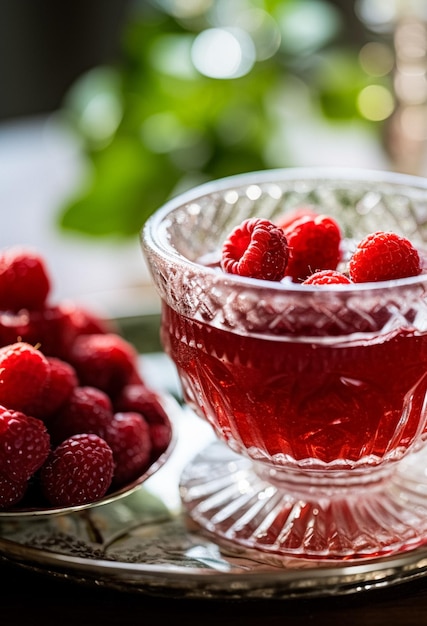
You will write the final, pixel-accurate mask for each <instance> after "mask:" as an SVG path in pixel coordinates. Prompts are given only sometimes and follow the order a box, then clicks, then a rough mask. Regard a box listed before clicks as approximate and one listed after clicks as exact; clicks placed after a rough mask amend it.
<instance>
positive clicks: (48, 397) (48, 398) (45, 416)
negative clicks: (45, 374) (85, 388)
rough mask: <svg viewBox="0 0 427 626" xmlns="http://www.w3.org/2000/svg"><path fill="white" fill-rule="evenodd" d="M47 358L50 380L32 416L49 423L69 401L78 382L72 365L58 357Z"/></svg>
mask: <svg viewBox="0 0 427 626" xmlns="http://www.w3.org/2000/svg"><path fill="white" fill-rule="evenodd" d="M46 358H47V361H48V363H49V380H48V383H47V385H45V387H44V388H43V389H42V392H41V394H40V397H39V399H38V402H37V404H36V405H35V406H34V407H33V413H32V414H33V415H34V417H38V418H39V419H42V420H43V421H44V422H45V423H48V422H49V418H51V416H52V415H53V414H54V413H56V412H57V411H59V410H60V409H61V408H62V407H63V406H64V405H65V404H66V402H67V401H68V400H69V398H70V397H71V394H72V393H73V391H74V389H75V388H76V387H77V385H78V380H77V374H76V372H75V369H74V368H73V366H72V365H70V364H69V363H67V362H66V361H63V360H62V359H58V358H56V357H46Z"/></svg>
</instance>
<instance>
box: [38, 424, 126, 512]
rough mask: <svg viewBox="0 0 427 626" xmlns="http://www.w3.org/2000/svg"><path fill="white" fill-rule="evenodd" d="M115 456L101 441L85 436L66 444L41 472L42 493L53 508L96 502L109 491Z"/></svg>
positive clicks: (84, 434)
mask: <svg viewBox="0 0 427 626" xmlns="http://www.w3.org/2000/svg"><path fill="white" fill-rule="evenodd" d="M113 472H114V460H113V453H112V451H111V448H110V446H109V445H108V444H107V443H106V442H105V441H104V440H103V439H101V437H98V436H97V435H93V434H86V433H82V434H79V435H74V436H73V437H70V438H68V439H66V440H65V441H63V442H62V443H61V444H60V445H59V446H58V447H57V448H55V450H53V451H52V452H51V454H50V456H49V458H48V460H47V461H46V463H45V464H44V465H43V467H42V468H41V470H40V483H41V489H42V491H43V493H44V495H45V497H46V498H47V499H48V501H49V502H50V504H52V505H53V506H77V505H79V504H86V503H88V502H94V501H96V500H99V499H100V498H102V497H103V496H104V495H105V494H106V492H107V491H108V489H109V487H110V485H111V481H112V477H113Z"/></svg>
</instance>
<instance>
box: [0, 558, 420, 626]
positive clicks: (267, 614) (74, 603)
mask: <svg viewBox="0 0 427 626" xmlns="http://www.w3.org/2000/svg"><path fill="white" fill-rule="evenodd" d="M0 581H1V583H0V589H1V591H0V598H1V612H0V623H1V624H2V626H9V624H11V625H12V624H13V625H16V624H25V625H27V624H28V625H30V624H31V625H38V624H43V625H45V626H49V625H50V624H52V625H53V624H55V626H66V625H68V624H73V625H74V626H75V625H86V624H88V625H96V624H103V625H105V626H108V625H110V624H132V625H134V626H139V625H144V626H148V625H149V624H156V625H163V624H173V623H175V622H178V621H179V623H180V624H185V625H186V626H193V625H196V624H197V626H210V625H211V624H212V625H213V624H215V626H218V625H220V626H223V625H225V624H230V625H231V624H233V625H235V624H238V625H239V626H240V625H242V626H245V625H255V624H256V625H257V626H270V625H276V624H277V625H279V624H280V625H281V626H283V625H284V624H286V625H291V626H293V625H295V626H296V625H298V626H299V625H304V626H305V625H309V624H316V626H323V625H325V626H326V625H328V626H334V625H337V626H338V625H340V624H343V625H345V626H351V625H353V624H354V625H357V626H393V625H394V624H396V625H402V626H412V625H413V626H421V625H423V624H427V579H425V580H423V579H420V580H417V581H415V582H411V583H404V584H402V585H397V586H393V587H391V588H389V589H384V590H373V591H363V592H360V593H354V594H351V595H349V596H346V597H344V596H337V597H327V598H320V599H319V598H317V599H308V600H307V599H298V600H285V601H271V600H265V601H241V600H239V601H217V600H215V601H214V600H180V599H179V598H164V597H153V596H147V595H145V594H140V593H126V592H123V591H114V590H113V591H112V590H110V589H102V588H97V587H92V586H86V585H83V584H77V583H75V582H73V581H71V580H67V579H62V578H56V577H51V576H48V575H46V574H44V573H35V572H32V571H28V570H27V569H24V568H21V567H20V566H16V565H14V564H10V563H4V562H0Z"/></svg>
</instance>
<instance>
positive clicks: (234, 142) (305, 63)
mask: <svg viewBox="0 0 427 626" xmlns="http://www.w3.org/2000/svg"><path fill="white" fill-rule="evenodd" d="M219 5H221V6H222V10H219V9H218V6H219ZM173 6H174V3H173V2H172V3H171V2H162V1H161V0H146V2H143V3H136V4H135V7H134V9H133V10H132V11H131V12H130V15H129V21H128V24H127V26H126V28H125V30H124V32H123V40H122V59H121V62H120V64H117V65H116V66H115V67H110V68H97V69H96V70H92V71H91V72H90V73H88V74H86V75H85V76H83V77H81V78H80V79H79V80H78V81H76V84H75V85H74V86H73V87H72V89H71V90H70V93H69V95H68V98H67V99H66V100H65V102H64V108H63V115H64V119H66V120H68V122H69V123H71V124H72V125H73V127H74V129H75V132H76V133H77V134H78V136H79V137H80V138H81V141H82V145H83V152H84V156H85V158H86V161H87V163H88V176H87V178H86V181H85V183H84V184H82V186H81V188H79V189H76V190H75V194H74V196H73V197H71V198H69V199H68V200H67V202H66V203H65V205H64V206H62V207H60V208H59V214H58V223H59V224H60V226H61V228H63V229H67V230H71V231H74V232H78V233H85V234H87V235H90V236H121V237H132V236H134V235H135V234H136V233H137V232H138V231H139V230H140V228H141V227H142V225H143V224H144V222H145V220H146V219H147V218H148V217H149V215H151V214H152V213H153V211H155V210H156V209H157V208H159V207H160V206H161V205H162V204H163V203H164V202H165V201H166V200H167V199H169V198H170V197H171V196H173V195H174V194H175V193H177V192H178V191H182V190H183V189H185V188H186V187H188V186H191V185H193V184H196V183H197V182H201V181H203V180H208V179H213V178H218V177H222V176H228V175H232V174H236V173H240V172H244V171H251V170H260V169H265V168H269V167H276V166H277V167H279V166H286V165H291V164H292V163H291V161H290V160H289V155H288V152H287V147H286V145H283V146H281V145H280V141H278V140H277V138H278V136H280V132H281V125H283V124H286V123H287V122H286V120H287V119H288V118H289V116H288V117H287V116H286V115H283V114H281V113H280V111H284V110H286V107H293V106H295V102H297V105H296V106H298V101H297V100H292V99H290V102H287V101H286V93H287V88H288V87H287V86H288V85H290V86H291V85H293V84H294V83H295V81H298V84H300V85H302V86H304V90H303V89H301V90H300V91H301V94H305V96H304V97H306V99H307V101H310V103H316V104H315V106H314V107H312V110H316V107H317V110H319V111H321V112H323V115H325V116H326V117H329V118H330V119H336V120H340V121H342V120H351V119H354V118H355V117H358V118H359V119H360V120H361V119H362V118H361V116H360V113H359V111H358V109H357V106H356V101H357V95H358V92H359V91H360V89H361V88H362V87H363V86H364V85H365V84H366V81H367V77H366V75H365V74H364V72H363V70H362V69H361V67H360V65H359V62H358V56H357V53H358V51H357V50H355V49H352V48H350V47H349V46H348V45H347V42H345V41H342V40H340V38H339V37H340V27H341V23H342V20H341V19H340V16H339V15H338V13H337V9H336V7H333V6H332V5H331V4H330V3H328V2H327V0H323V1H322V2H320V1H319V2H313V0H298V1H296V0H264V1H263V2H261V1H260V0H242V1H241V2H239V3H219V2H216V1H213V2H212V3H206V7H207V9H206V10H205V11H199V12H197V11H195V12H194V14H193V15H191V14H190V8H191V6H193V5H190V6H186V13H185V16H184V15H183V14H182V15H178V12H177V13H175V14H173V13H172V9H171V8H170V7H173ZM176 6H177V7H178V5H176ZM179 6H181V5H179ZM165 7H167V8H165ZM168 7H169V8H168ZM194 7H196V3H194ZM314 8H315V15H316V16H317V17H316V19H314V21H313V19H312V18H313V10H314ZM181 9H182V7H181ZM217 9H218V10H217ZM225 9H226V10H225ZM298 16H299V17H298ZM301 16H306V17H305V18H304V19H305V23H304V24H301ZM260 17H263V19H260ZM309 17H310V19H309ZM296 23H298V24H299V29H300V30H299V31H298V33H297V32H294V31H295V27H294V26H293V24H296ZM316 23H317V24H318V26H319V28H320V26H321V32H320V30H319V28H317V29H316V28H314V29H313V24H314V25H316ZM212 28H217V29H226V32H228V33H234V32H240V31H239V29H240V30H241V29H245V28H246V31H245V32H246V36H250V37H252V38H253V42H258V43H257V44H255V43H254V45H253V46H252V48H253V50H255V52H256V51H257V47H256V45H258V46H259V49H260V50H261V53H260V54H261V57H262V58H259V59H254V60H253V65H252V67H251V69H250V70H248V71H247V72H246V73H244V75H242V76H239V77H238V78H211V77H209V76H206V75H203V74H201V73H200V72H199V71H197V69H196V65H195V63H194V59H193V57H192V54H193V53H194V48H193V45H194V42H195V41H196V39H197V37H198V35H199V34H200V33H203V32H204V31H205V30H206V29H212ZM236 29H237V30H236ZM257 29H258V30H257ZM262 29H264V30H262ZM280 35H281V37H282V45H279V43H280ZM276 36H277V45H276V44H275V45H273V43H274V42H275V41H276V39H275V37H276ZM271 38H272V39H273V40H274V42H270V39H271ZM260 42H261V43H260ZM266 42H267V43H268V42H270V43H271V44H272V45H271V46H270V47H268V46H267V45H266ZM252 48H251V50H252ZM253 50H252V52H253ZM266 50H270V51H271V52H270V53H269V54H270V56H269V55H268V54H267V53H266ZM221 52H222V51H221ZM244 52H245V50H244V49H243V48H242V55H244ZM219 56H221V55H219ZM225 58H226V59H227V58H228V57H227V55H225ZM289 88H291V87H289ZM301 97H303V96H301ZM273 142H274V145H275V149H274V150H271V146H272V145H273ZM278 147H279V149H278Z"/></svg>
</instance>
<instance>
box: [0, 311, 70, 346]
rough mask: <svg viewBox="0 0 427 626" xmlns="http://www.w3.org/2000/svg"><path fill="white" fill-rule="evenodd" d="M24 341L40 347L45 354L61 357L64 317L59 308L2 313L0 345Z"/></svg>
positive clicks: (0, 315) (0, 316) (0, 314)
mask: <svg viewBox="0 0 427 626" xmlns="http://www.w3.org/2000/svg"><path fill="white" fill-rule="evenodd" d="M18 340H20V341H24V342H26V343H30V344H32V345H38V346H40V349H41V350H42V352H43V354H45V355H52V356H59V355H60V354H62V352H63V349H62V345H63V316H62V313H61V311H60V308H59V307H58V306H44V307H42V308H40V309H37V310H34V311H29V310H28V309H21V310H20V311H19V312H17V313H16V312H12V311H6V312H2V313H0V343H1V345H7V344H10V343H14V342H16V341H18Z"/></svg>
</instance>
